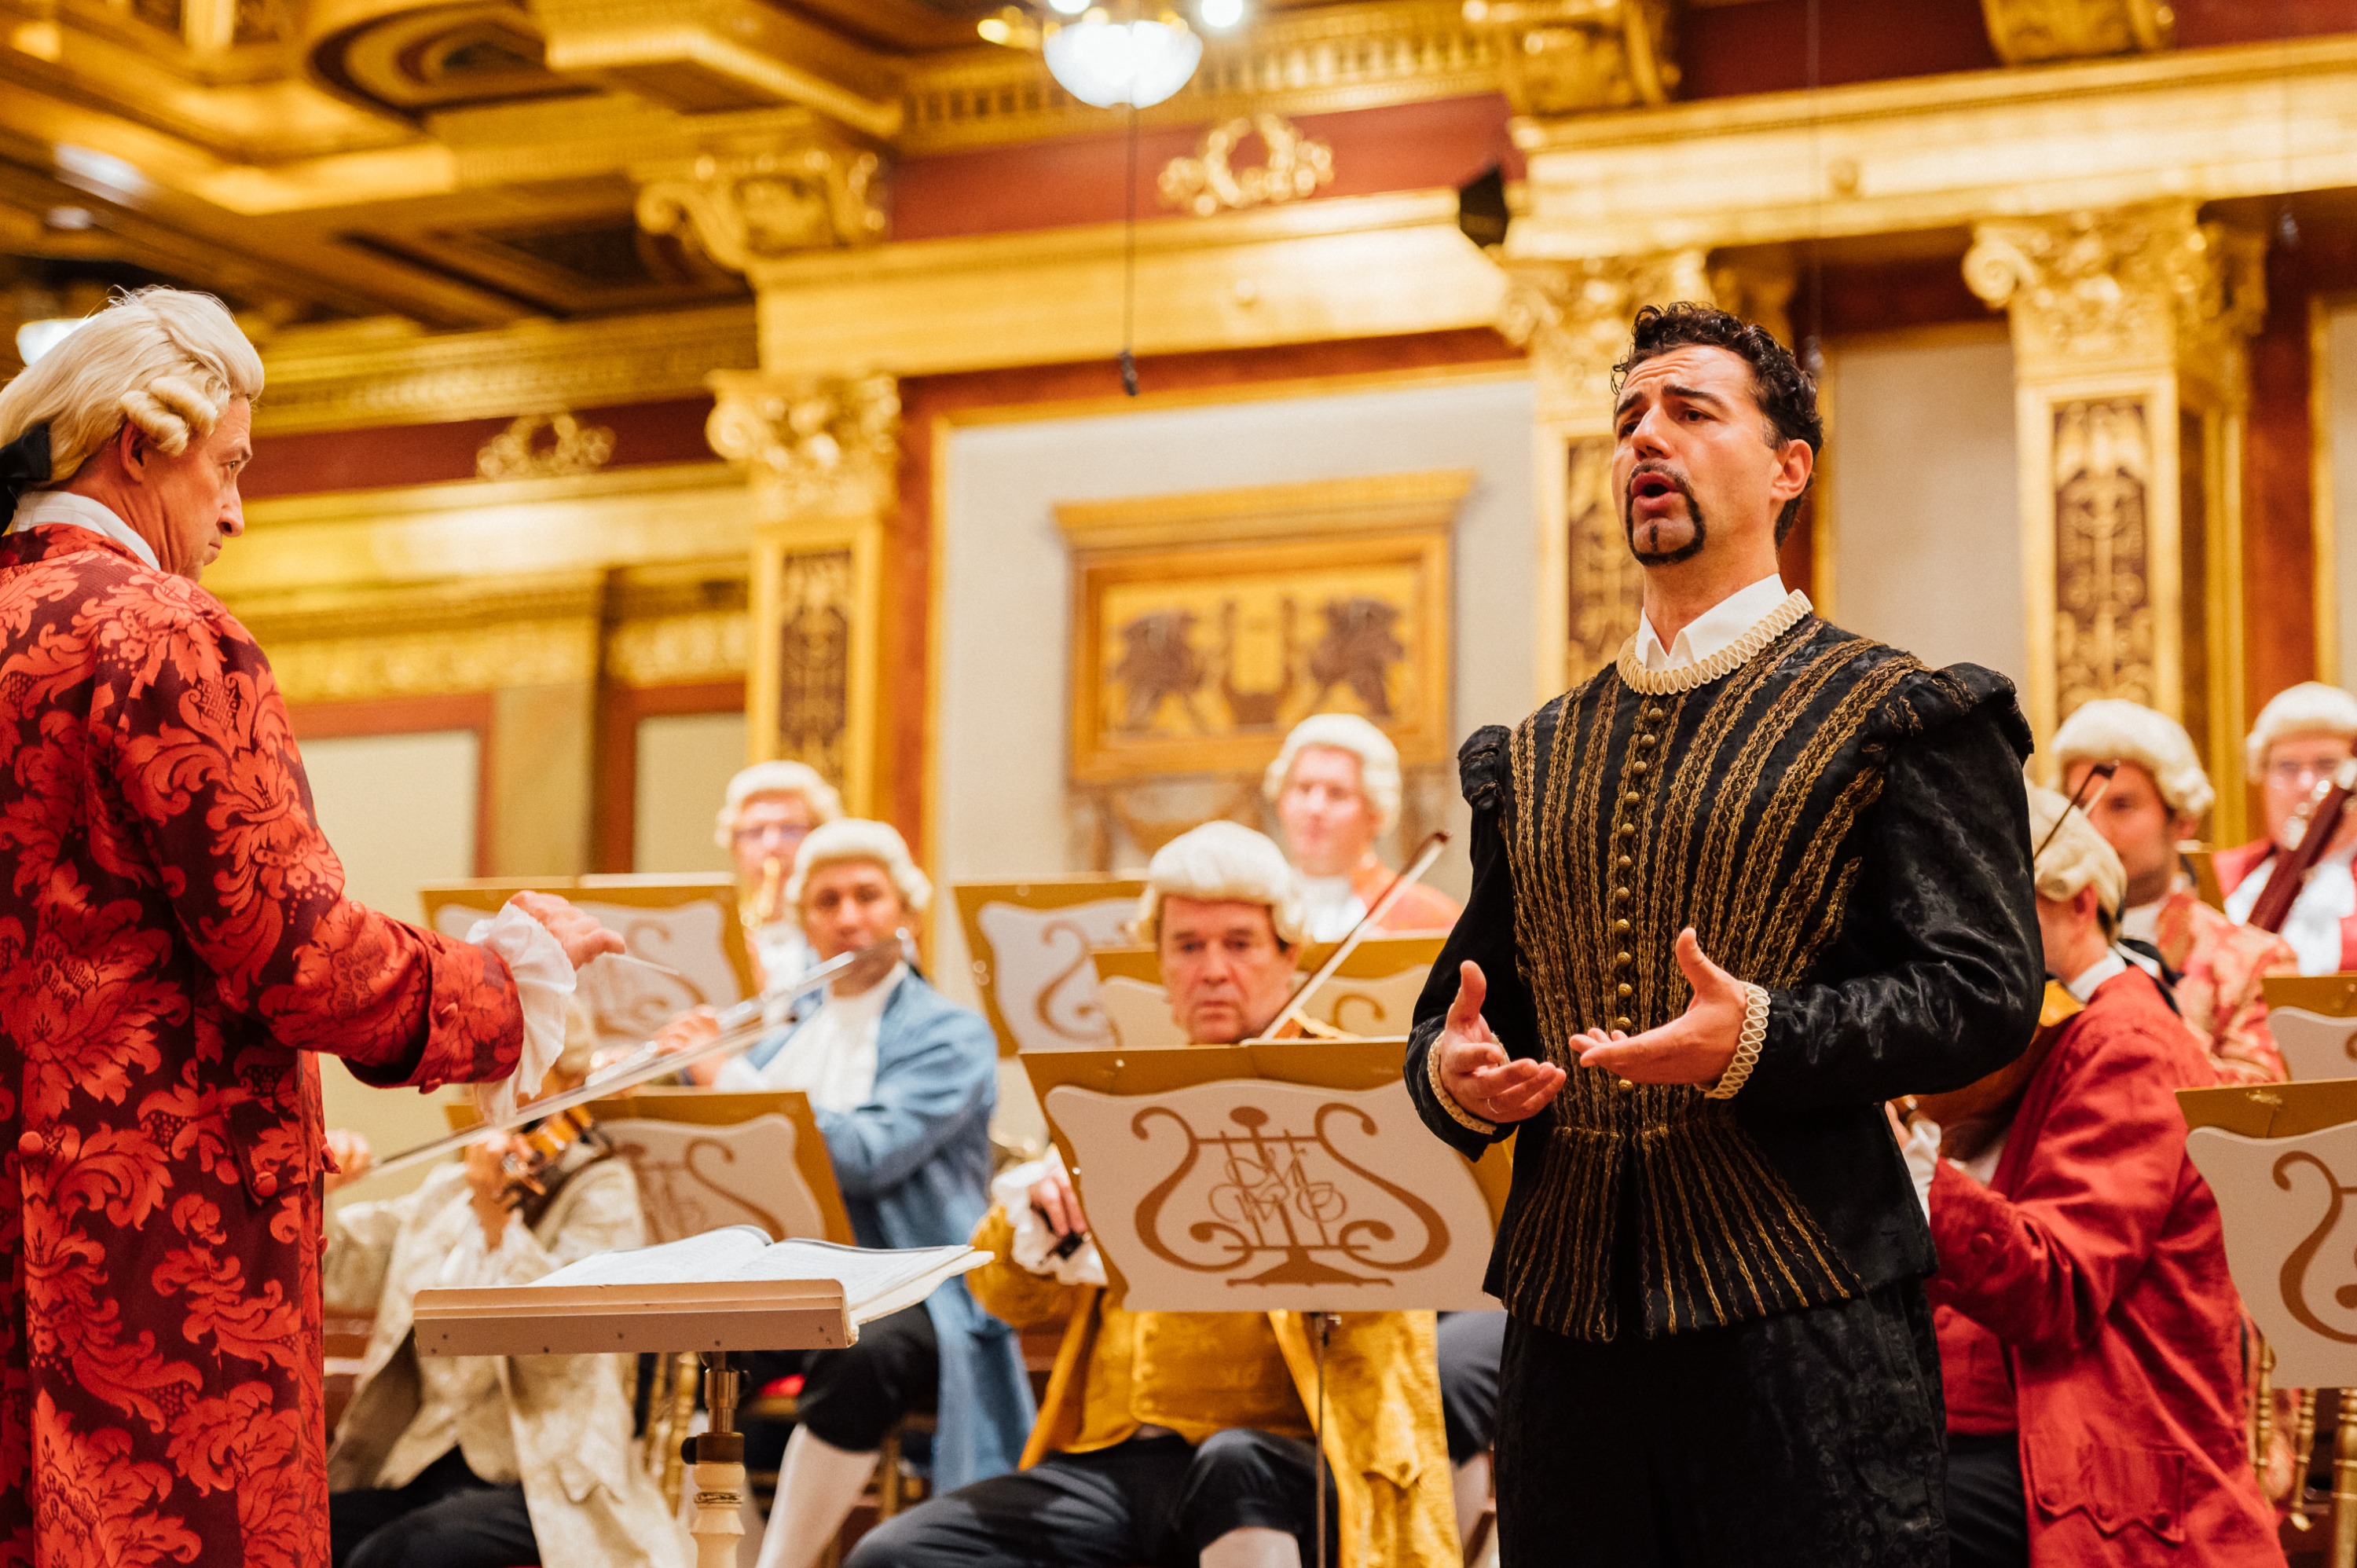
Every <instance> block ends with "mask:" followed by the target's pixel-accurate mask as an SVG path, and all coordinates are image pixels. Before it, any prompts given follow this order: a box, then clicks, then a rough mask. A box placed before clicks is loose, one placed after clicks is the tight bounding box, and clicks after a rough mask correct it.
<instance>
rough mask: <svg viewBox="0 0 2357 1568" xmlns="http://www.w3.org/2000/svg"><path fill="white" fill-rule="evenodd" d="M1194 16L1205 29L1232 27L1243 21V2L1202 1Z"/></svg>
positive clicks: (1224, 0) (1223, 0)
mask: <svg viewBox="0 0 2357 1568" xmlns="http://www.w3.org/2000/svg"><path fill="white" fill-rule="evenodd" d="M1195 14H1196V15H1197V16H1200V17H1201V18H1202V19H1203V26H1205V27H1234V26H1235V25H1236V24H1237V23H1238V22H1241V21H1243V19H1244V0H1202V4H1201V5H1200V6H1198V7H1197V9H1196V13H1195Z"/></svg>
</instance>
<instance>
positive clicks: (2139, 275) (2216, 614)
mask: <svg viewBox="0 0 2357 1568" xmlns="http://www.w3.org/2000/svg"><path fill="white" fill-rule="evenodd" d="M2265 261H2266V241H2265V239H2264V237H2263V236H2260V235H2258V234H2255V233H2251V232H2248V231H2243V230H2238V229H2234V228H2231V227H2229V226H2228V225H2226V224H2223V223H2220V222H2204V221H2202V220H2201V218H2200V215H2199V211H2198V209H2197V207H2196V204H2195V203H2193V202H2191V201H2160V202H2152V203H2147V204H2145V205H2142V206H2137V207H2129V208H2120V209H2111V210H2107V211H2088V212H2074V213H2071V214H2067V215H2064V216H2059V217H2050V218H2035V219H2028V220H1999V221H1990V222H1985V223H1981V224H1979V225H1976V226H1975V230H1974V240H1973V247H1972V250H1971V251H1970V252H1969V253H1967V254H1966V256H1965V257H1964V281H1965V282H1966V283H1967V284H1969V285H1971V287H1972V289H1973V292H1974V293H1975V294H1977V295H1980V297H1981V298H1982V299H1983V300H1985V301H1986V302H1987V303H1988V304H1989V305H1990V306H2001V307H2003V308H2004V309H2006V310H2007V312H2008V314H2009V316H2010V317H2011V322H2012V330H2013V353H2014V377H2015V406H2016V418H2017V426H2018V450H2019V454H2020V457H2019V461H2020V466H2021V473H2020V484H2021V517H2022V528H2023V534H2022V569H2023V575H2024V587H2025V596H2024V602H2025V605H2026V607H2027V614H2028V616H2029V628H2028V632H2029V638H2028V647H2029V718H2030V723H2031V725H2033V726H2034V727H2035V729H2036V730H2037V732H2038V735H2039V736H2040V740H2041V742H2042V741H2043V739H2044V738H2045V737H2046V736H2050V735H2051V734H2052V733H2053V731H2054V726H2055V725H2057V724H2058V723H2059V722H2061V720H2062V719H2064V718H2066V717H2068V716H2069V715H2070V714H2071V713H2072V710H2073V709H2075V708H2077V707H2078V706H2079V704H2080V703H2084V702H2086V701H2087V700H2088V699H2090V698H2093V697H2125V698H2127V699H2129V700H2130V701H2133V702H2139V703H2150V704H2151V705H2153V706H2155V707H2158V708H2159V709H2161V710H2163V711H2164V712H2167V713H2169V714H2175V715H2176V716H2178V717H2179V718H2180V719H2182V720H2183V721H2184V724H2185V727H2186V728H2187V730H2188V731H2190V733H2191V734H2192V736H2193V739H2194V744H2195V745H2196V746H2198V747H2200V748H2201V752H2202V759H2203V761H2204V763H2205V764H2206V765H2207V766H2208V768H2209V770H2210V775H2211V777H2212V778H2213V779H2216V780H2217V781H2218V785H2219V790H2220V800H2219V805H2218V819H2217V823H2216V826H2215V829H2214V830H2213V836H2214V835H2215V833H2232V832H2237V831H2238V830H2239V827H2240V823H2241V818H2242V812H2243V769H2242V768H2240V767H2239V766H2237V765H2236V764H2237V751H2236V747H2237V746H2238V744H2239V742H2240V739H2241V736H2242V733H2243V706H2244V703H2243V674H2242V646H2243V628H2242V605H2243V594H2242V558H2243V550H2242V458H2243V439H2244V409H2245V407H2246V404H2247V402H2248V396H2249V363H2248V358H2247V355H2246V353H2245V347H2244V346H2245V340H2246V339H2247V338H2249V336H2250V335H2251V334H2252V333H2253V332H2255V331H2256V330H2257V329H2258V328H2259V325H2260V323H2261V321H2262V320H2263V319H2264V317H2265V316H2266V274H2265Z"/></svg>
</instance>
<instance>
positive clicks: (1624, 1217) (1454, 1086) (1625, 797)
mask: <svg viewBox="0 0 2357 1568" xmlns="http://www.w3.org/2000/svg"><path fill="white" fill-rule="evenodd" d="M1621 371H1622V380H1621V381H1620V389H1619V401H1618V405H1617V409H1616V413H1615V419H1616V435H1617V445H1616V448H1615V454H1614V459H1613V487H1614V492H1615V496H1616V499H1618V501H1619V503H1620V507H1621V510H1622V518H1623V522H1624V526H1625V529H1626V532H1627V534H1628V537H1629V541H1630V546H1631V551H1632V552H1633V553H1635V555H1636V557H1637V560H1638V563H1639V564H1640V565H1641V568H1642V569H1643V574H1644V593H1643V616H1642V618H1641V621H1640V624H1639V627H1638V630H1637V634H1636V635H1635V636H1634V637H1632V638H1631V639H1629V640H1628V642H1627V643H1626V644H1625V645H1624V646H1623V647H1622V649H1621V651H1620V658H1619V659H1618V660H1616V661H1615V662H1614V663H1613V664H1612V665H1610V666H1609V667H1607V668H1605V669H1603V670H1601V671H1598V672H1597V673H1596V674H1595V675H1594V676H1592V677H1590V678H1589V679H1588V680H1587V681H1586V682H1583V683H1582V684H1581V685H1580V686H1578V687H1577V688H1576V689H1575V690H1573V691H1571V692H1570V693H1566V694H1565V695H1564V696H1562V697H1559V698H1557V699H1555V701H1553V702H1551V703H1547V704H1546V705H1545V706H1544V707H1543V708H1541V709H1540V710H1539V711H1538V712H1537V713H1536V714H1533V715H1532V716H1531V717H1530V718H1528V719H1526V720H1525V721H1523V724H1522V725H1520V726H1519V727H1518V728H1516V729H1515V730H1513V731H1512V732H1511V733H1510V732H1508V731H1506V730H1504V729H1500V728H1491V729H1485V730H1482V731H1480V732H1478V733H1476V734H1475V735H1474V736H1473V737H1472V738H1471V739H1470V740H1469V742H1468V743H1467V744H1466V746H1465V747H1464V750H1463V751H1462V753H1461V754H1460V760H1461V763H1462V769H1463V778H1464V785H1465V793H1466V798H1467V800H1469V802H1470V804H1471V805H1472V807H1473V825H1472V832H1471V834H1470V847H1471V852H1472V861H1473V885H1472V890H1471V896H1470V897H1469V900H1468V902H1467V905H1466V909H1465V914H1464V917H1463V918H1461V919H1460V920H1459V921H1458V925H1457V928H1456V930H1455V931H1454V933H1453V934H1452V935H1451V937H1450V939H1449V945H1448V948H1447V949H1446V950H1444V951H1443V953H1442V955H1441V961H1440V962H1439V963H1438V964H1437V965H1436V966H1435V967H1434V970H1433V972H1432V980H1431V983H1430V984H1429V985H1428V986H1427V987H1426V991H1425V993H1424V995H1423V997H1422V999H1421V1000H1420V1001H1419V1003H1418V1004H1417V1007H1416V1015H1415V1017H1416V1021H1415V1031H1414V1033H1413V1035H1412V1036H1411V1038H1410V1041H1409V1047H1408V1059H1407V1083H1408V1089H1409V1092H1410V1093H1411V1094H1412V1095H1414V1096H1415V1098H1416V1102H1417V1106H1418V1108H1419V1110H1420V1111H1422V1112H1423V1114H1424V1119H1425V1122H1426V1125H1427V1126H1430V1127H1431V1128H1432V1129H1433V1130H1434V1131H1435V1132H1436V1133H1438V1134H1439V1135H1440V1136H1441V1137H1442V1138H1443V1139H1444V1140H1446V1141H1447V1142H1448V1144H1451V1146H1453V1147H1455V1148H1457V1149H1458V1151H1459V1152H1461V1153H1464V1154H1467V1155H1474V1154H1478V1153H1479V1152H1480V1150H1482V1149H1484V1148H1486V1147H1487V1146H1488V1145H1489V1144H1491V1143H1494V1142H1496V1141H1498V1140H1500V1139H1502V1138H1504V1137H1506V1136H1508V1135H1510V1134H1512V1133H1517V1132H1519V1134H1520V1135H1519V1137H1518V1138H1517V1139H1516V1143H1515V1149H1514V1176H1513V1187H1512V1192H1511V1194H1510V1196H1509V1198H1508V1202H1507V1207H1506V1210H1505V1214H1504V1217H1503V1219H1502V1221H1501V1225H1500V1227H1499V1232H1498V1242H1497V1247H1496V1250H1495V1251H1494V1253H1493V1255H1492V1259H1491V1273H1490V1281H1489V1285H1490V1290H1491V1293H1492V1294H1495V1295H1497V1296H1499V1297H1500V1298H1501V1300H1503V1301H1504V1302H1505V1304H1506V1310H1507V1313H1508V1320H1507V1326H1506V1340H1505V1354H1504V1359H1503V1364H1502V1369H1501V1375H1500V1379H1499V1387H1500V1392H1501V1404H1500V1410H1499V1430H1498V1441H1497V1460H1498V1502H1499V1520H1498V1528H1499V1541H1500V1547H1501V1555H1502V1560H1503V1562H1504V1563H1505V1564H1506V1568H1525V1565H1533V1564H1540V1563H1545V1564H1554V1563H1562V1562H1564V1561H1565V1560H1566V1552H1567V1551H1568V1552H1576V1553H1577V1561H1578V1562H1580V1563H1582V1564H1584V1565H1593V1568H1641V1565H1651V1564H1656V1563H1663V1564H1669V1563H1675V1564H1693V1565H1695V1568H1803V1565H1805V1568H1939V1565H1942V1564H1944V1563H1946V1561H1947V1554H1946V1548H1947V1542H1946V1539H1945V1533H1944V1530H1943V1523H1942V1517H1941V1512H1942V1496H1941V1485H1942V1473H1943V1460H1942V1434H1943V1423H1942V1420H1941V1415H1940V1372H1939V1361H1938V1357H1937V1354H1936V1351H1935V1349H1934V1346H1933V1340H1932V1324H1931V1316H1930V1312H1929V1309H1928V1307H1927V1306H1926V1305H1925V1302H1924V1294H1923V1284H1922V1281H1923V1279H1924V1277H1925V1276H1926V1275H1928V1274H1930V1273H1932V1268H1933V1265H1934V1257H1933V1252H1932V1239H1931V1235H1930V1232H1929V1230H1928V1229H1927V1227H1926V1226H1925V1223H1924V1219H1923V1212H1922V1209H1921V1207H1920V1206H1919V1205H1918V1204H1917V1202H1916V1200H1915V1197H1914V1192H1913V1188H1912V1187H1911V1185H1910V1182H1909V1179H1908V1173H1907V1170H1906V1167H1905V1165H1904V1164H1903V1162H1902V1161H1901V1160H1900V1156H1899V1152H1898V1150H1897V1149H1896V1148H1895V1147H1894V1146H1893V1145H1892V1143H1891V1139H1890V1135H1889V1128H1888V1126H1887V1125H1886V1124H1885V1122H1884V1118H1883V1112H1882V1106H1881V1102H1882V1101H1885V1100H1888V1099H1890V1098H1892V1097H1894V1096H1897V1095H1900V1094H1907V1093H1912V1092H1917V1091H1931V1090H1942V1089H1953V1088H1960V1087H1962V1086H1963V1085H1964V1084H1967V1083H1970V1082H1973V1081H1974V1080H1975V1079H1980V1078H1982V1077H1984V1076H1985V1075H1986V1074H1987V1073H1989V1072H1990V1071H1992V1070H1994V1069H1996V1068H1998V1067H2000V1066H2002V1065H2004V1064H2005V1063H2006V1062H2007V1061H2009V1060H2011V1059H2012V1058H2016V1057H2018V1055H2019V1054H2020V1053H2021V1051H2022V1050H2023V1048H2024V1047H2026V1046H2027V1045H2028V1043H2029V1038H2030V1036H2031V1034H2032V1032H2033V1030H2034V1029H2035V1027H2036V1026H2037V1022H2038V1016H2039V1002H2040V994H2041V991H2042V988H2043V985H2044V976H2043V973H2042V964H2041V961H2040V950H2039V939H2038V926H2037V919H2036V912H2035V911H2036V905H2035V901H2034V895H2033V893H2032V891H2031V886H2030V843H2029V827H2028V822H2027V817H2028V811H2027V808H2026V803H2025V801H2024V800H2023V797H2022V788H2021V776H2020V768H2021V764H2022V760H2023V758H2024V757H2025V756H2026V755H2027V754H2028V752H2029V729H2028V726H2027V725H2024V724H2023V722H2022V719H2021V714H2020V712H2019V710H2018V708H2017V707H2016V705H2015V703H2014V698H2013V690H2012V688H2011V686H2010V685H2009V684H2007V682H2006V681H2005V680H2004V678H2003V677H2001V676H1998V675H1996V674H1994V673H1992V672H1990V671H1986V670H1982V669H1979V668H1977V667H1975V666H1972V665H1958V666H1955V667H1953V668H1950V669H1945V670H1933V669H1928V668H1926V667H1925V666H1924V665H1922V664H1921V663H1919V662H1918V661H1917V660H1914V659H1912V658H1910V657H1909V656H1908V655H1906V654H1905V653H1902V652H1900V650H1897V649H1894V648H1890V647H1887V646H1885V645H1883V644H1880V643H1877V642H1874V641H1871V640H1869V639H1866V638H1861V637H1857V636H1854V635H1852V634H1850V633H1848V632H1845V631H1841V630H1838V629H1836V628H1834V627H1831V626H1828V625H1827V624H1825V623H1824V621H1822V620H1820V619H1818V618H1816V617H1815V616H1814V615H1813V614H1812V613H1811V611H1810V607H1809V601H1808V596H1806V595H1804V594H1800V593H1787V592H1786V591H1785V588H1784V586H1783V584H1782V583H1781V580H1780V577H1779V574H1778V570H1777V560H1776V546H1777V543H1778V542H1779V541H1780V540H1781V538H1782V537H1783V534H1784V532H1785V531H1786V530H1787V529H1789V528H1790V526H1791V525H1792V521H1793V519H1794V518H1795V517H1796V516H1797V512H1798V508H1799V504H1800V501H1801V498H1802V496H1803V492H1804V491H1805V490H1806V489H1807V488H1808V482H1809V478H1810V475H1811V472H1812V470H1813V464H1814V457H1815V452H1816V448H1817V446H1818V445H1819V443H1820V441H1821V440H1822V437H1823V426H1822V424H1821V422H1820V420H1819V418H1818V415H1817V412H1816V406H1815V405H1816V396H1815V389H1814V387H1813V385H1812V383H1811V382H1810V381H1809V380H1808V378H1807V377H1806V376H1805V375H1804V374H1803V373H1802V371H1801V370H1800V368H1799V366H1798V365H1797V364H1795V363H1794V361H1793V360H1792V355H1791V354H1790V353H1789V352H1788V351H1787V350H1786V349H1784V348H1783V347H1782V346H1781V345H1780V344H1778V343H1777V342H1776V341H1775V340H1774V339H1773V338H1770V337H1769V336H1768V334H1767V333H1765V332H1764V331H1761V330H1760V328H1756V327H1751V326H1748V325H1746V324H1744V323H1742V322H1740V321H1738V320H1737V319H1736V318H1735V317H1731V316H1729V315H1727V313H1725V312H1723V311H1717V310H1712V309H1708V308H1706V307H1702V306H1674V307H1672V308H1671V309H1669V310H1667V311H1659V310H1652V309H1648V310H1646V311H1643V312H1641V313H1640V314H1639V316H1638V317H1637V324H1636V332H1635V339H1634V344H1633V347H1632V349H1631V355H1630V359H1629V360H1628V361H1627V363H1626V364H1624V365H1623V366H1622V367H1621ZM1929 588H1930V585H1927V590H1928V589H1929Z"/></svg>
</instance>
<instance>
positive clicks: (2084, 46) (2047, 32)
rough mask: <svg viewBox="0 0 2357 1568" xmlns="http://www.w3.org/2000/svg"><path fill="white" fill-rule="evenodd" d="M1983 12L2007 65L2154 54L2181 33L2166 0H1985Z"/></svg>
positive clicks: (1991, 39) (1992, 42)
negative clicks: (2102, 56) (2105, 56)
mask: <svg viewBox="0 0 2357 1568" xmlns="http://www.w3.org/2000/svg"><path fill="white" fill-rule="evenodd" d="M1981 16H1982V17H1983V18H1984V19H1985V20H1986V22H1987V23H1988V36H1989V43H1990V45H1991V47H1993V48H1995V49H1996V57H1997V59H2001V60H2003V61H2005V63H2006V64H2007V65H2038V64H2040V63H2042V62H2044V61H2046V60H2056V59H2092V58H2093V57H2095V56H2098V55H2127V54H2154V53H2157V52H2158V51H2159V50H2161V49H2165V48H2169V45H2170V44H2172V43H2174V42H2175V41H2176V33H2177V16H2176V14H2175V13H2174V12H2172V11H2171V10H2170V9H2169V5H2167V3H2166V0H1981Z"/></svg>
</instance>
